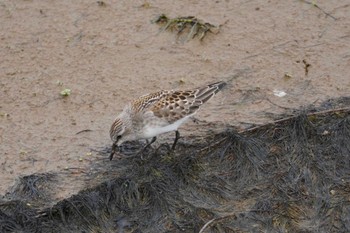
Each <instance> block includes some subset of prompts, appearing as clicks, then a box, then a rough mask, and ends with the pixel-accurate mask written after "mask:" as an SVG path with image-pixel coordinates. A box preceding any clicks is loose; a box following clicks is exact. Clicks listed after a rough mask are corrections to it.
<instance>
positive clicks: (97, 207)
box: [0, 98, 350, 232]
mask: <svg viewBox="0 0 350 233" xmlns="http://www.w3.org/2000/svg"><path fill="white" fill-rule="evenodd" d="M338 103H339V105H341V106H340V108H338V109H337V110H334V109H332V108H331V109H329V108H328V109H327V110H326V111H324V110H325V109H317V110H318V112H315V111H314V110H309V111H304V112H301V113H299V114H298V115H296V116H295V117H289V118H287V119H284V120H278V121H276V122H275V123H273V124H266V125H264V126H260V127H255V128H253V129H251V130H247V131H245V132H241V133H237V132H236V131H234V130H227V131H225V132H222V133H220V134H217V135H210V136H208V137H207V138H205V139H204V140H195V139H191V140H192V143H188V144H181V143H180V144H179V148H178V150H176V152H174V153H171V152H169V151H168V149H167V147H166V146H165V145H161V146H160V147H159V148H154V149H150V150H149V151H147V152H146V154H145V155H144V157H143V159H142V158H140V156H126V157H125V158H121V159H119V160H113V161H112V162H111V163H108V164H109V165H108V166H106V161H108V152H109V151H108V150H107V149H106V150H105V151H103V152H101V153H102V154H103V155H104V157H105V159H104V160H103V162H101V161H100V162H96V163H95V165H94V166H95V171H96V173H95V174H93V175H91V177H90V178H91V179H92V180H93V179H94V178H96V177H97V176H96V174H99V177H101V176H102V177H103V178H102V179H101V181H100V182H99V183H98V184H96V185H95V186H94V187H93V188H89V189H86V190H82V191H81V192H79V193H78V194H77V195H74V196H72V197H70V198H68V199H65V200H62V201H59V202H58V203H54V204H53V205H51V206H50V207H47V204H48V203H49V202H50V198H49V197H50V193H51V192H50V187H51V186H54V185H55V182H56V177H55V176H54V175H52V174H51V175H50V174H34V175H31V176H26V177H22V178H21V179H20V180H19V182H18V184H17V186H15V187H14V188H13V189H12V191H11V192H10V193H9V194H7V196H6V197H5V198H3V200H2V201H1V202H0V231H1V232H349V231H350V143H349V142H350V115H349V112H350V108H349V106H350V98H346V99H342V100H341V101H338ZM339 105H338V106H337V107H339ZM344 106H345V107H344ZM28 203H31V204H30V205H28Z"/></svg>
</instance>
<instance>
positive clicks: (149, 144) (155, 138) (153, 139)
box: [143, 137, 157, 150]
mask: <svg viewBox="0 0 350 233" xmlns="http://www.w3.org/2000/svg"><path fill="white" fill-rule="evenodd" d="M156 140H157V137H153V138H152V140H151V142H149V143H147V145H146V146H145V147H144V148H143V150H146V149H147V148H148V147H150V146H151V145H152V143H153V142H155V141H156Z"/></svg>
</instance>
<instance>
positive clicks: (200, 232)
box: [199, 214, 236, 233]
mask: <svg viewBox="0 0 350 233" xmlns="http://www.w3.org/2000/svg"><path fill="white" fill-rule="evenodd" d="M232 216H236V214H230V215H226V216H223V217H219V218H213V219H212V220H210V221H208V222H207V223H206V224H204V226H203V227H202V228H201V230H200V231H199V233H203V232H204V230H205V229H206V228H207V227H208V226H209V225H210V224H212V223H213V222H215V221H221V220H223V219H225V218H229V217H232Z"/></svg>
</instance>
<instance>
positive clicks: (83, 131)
mask: <svg viewBox="0 0 350 233" xmlns="http://www.w3.org/2000/svg"><path fill="white" fill-rule="evenodd" d="M90 131H92V130H91V129H83V130H81V131H79V132H78V133H76V134H80V133H85V132H90Z"/></svg>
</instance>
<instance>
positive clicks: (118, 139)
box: [109, 82, 226, 160]
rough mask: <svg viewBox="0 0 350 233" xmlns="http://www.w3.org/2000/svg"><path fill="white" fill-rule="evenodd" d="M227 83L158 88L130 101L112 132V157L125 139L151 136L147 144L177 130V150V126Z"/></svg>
mask: <svg viewBox="0 0 350 233" xmlns="http://www.w3.org/2000/svg"><path fill="white" fill-rule="evenodd" d="M225 85H226V83H225V82H216V83H212V84H209V85H207V86H203V87H199V88H195V89H192V90H185V91H180V90H169V91H159V92H155V93H151V94H148V95H144V96H141V97H139V98H138V99H136V100H134V101H133V102H131V103H129V104H127V105H126V106H125V107H124V110H123V112H122V113H120V114H119V116H118V117H117V118H116V119H115V120H114V122H113V124H112V126H111V129H110V131H109V134H110V136H111V139H112V141H113V147H112V153H111V155H110V157H109V159H110V160H112V158H113V155H114V153H115V150H116V147H117V146H118V147H119V146H120V145H121V144H122V143H123V142H125V141H134V140H138V139H149V138H152V140H151V142H149V143H148V144H147V145H146V147H148V146H150V145H151V144H152V143H153V142H155V141H156V139H157V135H159V134H162V133H166V132H170V131H175V140H174V143H173V146H172V149H173V150H174V149H175V145H176V143H177V141H178V139H179V137H180V133H179V131H178V130H177V129H178V127H179V126H180V125H181V124H182V123H184V122H185V121H186V120H187V119H188V118H190V117H191V116H193V115H194V114H195V113H196V112H197V110H198V109H199V108H200V107H201V105H202V104H204V103H205V102H207V101H208V100H209V99H211V97H213V96H214V95H215V94H216V93H218V92H219V91H220V90H221V89H222V88H223V87H224V86H225ZM146 147H145V148H146Z"/></svg>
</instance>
